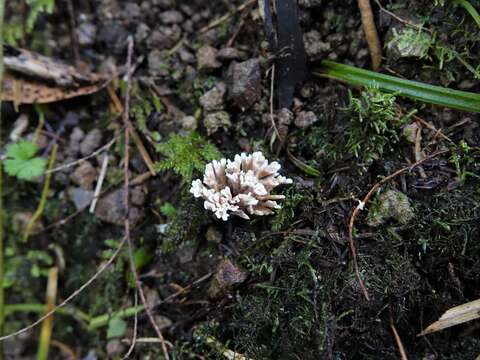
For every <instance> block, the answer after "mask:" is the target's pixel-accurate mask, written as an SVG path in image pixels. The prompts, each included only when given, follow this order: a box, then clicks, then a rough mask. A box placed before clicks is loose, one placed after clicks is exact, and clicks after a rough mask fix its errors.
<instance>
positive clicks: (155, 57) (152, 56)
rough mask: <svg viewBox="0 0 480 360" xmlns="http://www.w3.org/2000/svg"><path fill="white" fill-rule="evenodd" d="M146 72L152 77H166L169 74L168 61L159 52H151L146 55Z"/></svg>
mask: <svg viewBox="0 0 480 360" xmlns="http://www.w3.org/2000/svg"><path fill="white" fill-rule="evenodd" d="M148 70H149V72H150V73H151V74H152V75H156V76H167V75H169V74H170V71H169V70H168V59H167V58H166V57H165V55H164V54H163V53H162V52H161V51H160V50H153V51H150V52H149V53H148Z"/></svg>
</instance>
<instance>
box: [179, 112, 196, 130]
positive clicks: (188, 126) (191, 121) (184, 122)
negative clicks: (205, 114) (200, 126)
mask: <svg viewBox="0 0 480 360" xmlns="http://www.w3.org/2000/svg"><path fill="white" fill-rule="evenodd" d="M180 125H181V126H182V129H185V130H196V129H197V119H195V117H194V116H191V115H189V116H184V117H183V118H182V119H181V120H180Z"/></svg>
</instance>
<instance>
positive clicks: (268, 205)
mask: <svg viewBox="0 0 480 360" xmlns="http://www.w3.org/2000/svg"><path fill="white" fill-rule="evenodd" d="M280 167H281V166H280V164H279V163H277V162H276V161H274V162H271V163H270V164H269V163H268V160H267V159H265V156H263V154H262V153H261V152H254V153H253V154H250V155H247V154H245V153H242V154H241V155H235V159H234V160H233V161H232V160H227V159H221V160H219V161H217V160H214V161H212V162H211V163H208V164H207V166H206V167H205V173H204V175H203V182H202V181H201V180H200V179H197V180H194V181H193V182H192V187H191V189H190V192H191V193H192V194H193V196H195V197H196V198H203V199H205V202H204V203H203V205H204V207H205V209H207V210H211V211H213V212H214V213H215V215H216V216H217V218H219V219H222V220H224V221H226V220H227V219H228V217H229V216H230V214H233V215H237V216H240V217H242V218H244V219H250V217H249V215H269V214H272V213H273V210H272V209H278V208H280V205H278V204H277V200H281V199H284V198H285V196H283V195H272V194H270V192H271V191H272V190H273V189H274V188H276V187H277V186H278V185H281V184H291V183H292V180H291V179H288V178H286V177H284V176H281V175H280V174H279V173H278V171H279V170H280Z"/></svg>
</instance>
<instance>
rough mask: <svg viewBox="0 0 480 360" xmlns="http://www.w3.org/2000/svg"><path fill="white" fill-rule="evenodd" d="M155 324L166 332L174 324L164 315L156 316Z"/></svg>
mask: <svg viewBox="0 0 480 360" xmlns="http://www.w3.org/2000/svg"><path fill="white" fill-rule="evenodd" d="M154 319H155V323H156V324H157V325H158V328H159V329H160V330H164V329H166V328H169V327H170V326H172V324H173V322H172V320H170V319H169V318H168V317H166V316H163V315H155V316H154Z"/></svg>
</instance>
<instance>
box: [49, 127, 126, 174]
mask: <svg viewBox="0 0 480 360" xmlns="http://www.w3.org/2000/svg"><path fill="white" fill-rule="evenodd" d="M118 137H119V136H118V135H117V136H114V137H113V139H111V140H110V141H109V142H108V143H106V144H105V145H103V146H102V147H100V148H98V149H97V150H95V151H94V152H93V153H91V154H89V155H87V156H85V157H83V158H81V159H78V160H75V161H72V162H69V163H68V164H63V165H60V166H57V167H55V168H53V169H51V170H47V171H45V174H50V173H54V172H58V171H62V170H65V169H68V168H70V167H72V166H75V165H78V164H80V163H81V162H83V161H85V160H88V159H91V158H93V157H95V156H97V155H98V154H100V153H101V152H103V151H105V150H108V149H110V148H111V147H112V145H113V144H114V143H115V141H117V139H118Z"/></svg>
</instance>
